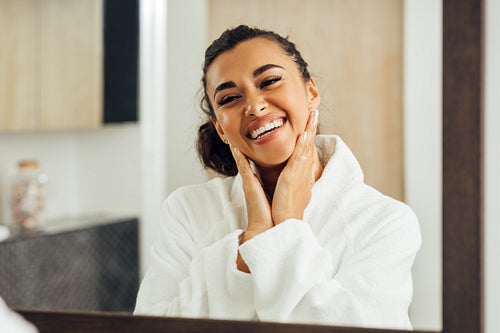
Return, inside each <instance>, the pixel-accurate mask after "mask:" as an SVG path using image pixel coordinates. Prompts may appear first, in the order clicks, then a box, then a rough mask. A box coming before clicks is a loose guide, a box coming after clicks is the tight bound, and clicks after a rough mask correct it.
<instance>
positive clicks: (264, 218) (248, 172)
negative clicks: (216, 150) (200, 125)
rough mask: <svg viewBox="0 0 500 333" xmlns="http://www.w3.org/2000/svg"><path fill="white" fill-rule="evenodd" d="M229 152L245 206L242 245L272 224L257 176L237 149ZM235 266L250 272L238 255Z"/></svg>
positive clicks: (268, 208)
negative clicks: (245, 219)
mask: <svg viewBox="0 0 500 333" xmlns="http://www.w3.org/2000/svg"><path fill="white" fill-rule="evenodd" d="M231 152H232V154H233V157H234V160H235V161H236V166H237V167H238V171H239V173H240V175H241V180H242V185H243V192H244V193H245V201H246V205H247V216H248V226H247V230H246V231H245V232H244V233H243V238H242V240H241V244H243V243H244V242H246V241H247V240H250V239H252V238H253V237H255V236H256V235H258V234H260V233H262V232H264V231H266V230H268V229H270V228H272V227H273V226H274V224H273V219H272V215H271V206H270V204H269V201H268V200H267V197H266V194H265V192H264V189H263V188H262V185H261V184H260V182H259V180H258V179H257V176H255V174H254V173H253V170H252V168H251V167H250V164H249V163H248V160H247V158H246V156H245V155H244V154H243V153H242V152H241V151H240V150H239V149H238V148H236V147H233V146H231ZM236 264H237V266H238V269H239V270H240V271H243V272H247V273H249V272H250V271H249V269H248V266H247V265H246V263H245V262H244V261H243V259H242V258H241V255H240V254H239V253H238V259H237V260H236Z"/></svg>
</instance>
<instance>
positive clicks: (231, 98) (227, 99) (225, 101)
mask: <svg viewBox="0 0 500 333" xmlns="http://www.w3.org/2000/svg"><path fill="white" fill-rule="evenodd" d="M239 97H240V96H239V95H229V96H224V97H222V98H221V99H220V100H219V101H218V102H217V104H218V105H219V106H223V105H225V104H228V103H231V102H232V101H234V100H236V99H238V98H239Z"/></svg>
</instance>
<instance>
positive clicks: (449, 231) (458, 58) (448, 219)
mask: <svg viewBox="0 0 500 333" xmlns="http://www.w3.org/2000/svg"><path fill="white" fill-rule="evenodd" d="M483 20H484V1H483V0H444V1H443V332H444V333H474V332H477V333H482V332H483V313H484V311H483V297H484V296H483V295H484V292H483V289H482V288H483V262H482V258H483V253H482V251H483V250H482V233H483V225H482V223H483V222H482V221H483V124H482V123H483V91H484V80H483V57H484V54H483V52H484V47H483V35H484V34H483ZM21 313H22V314H23V315H24V316H25V317H26V318H27V319H28V320H30V321H32V322H33V323H35V325H36V326H37V327H38V328H39V330H40V332H41V333H44V332H73V333H77V332H93V331H94V332H166V331H168V332H232V331H238V332H256V331H259V332H288V333H290V332H313V333H322V332H351V333H354V332H360V333H361V332H363V333H368V332H402V331H391V330H379V329H361V328H345V327H328V326H315V325H313V326H311V325H293V324H270V323H258V322H235V321H217V320H202V319H178V318H152V317H132V316H125V315H116V314H114V315H113V314H112V315H110V314H83V313H82V314H76V313H73V314H72V313H58V312H43V311H21Z"/></svg>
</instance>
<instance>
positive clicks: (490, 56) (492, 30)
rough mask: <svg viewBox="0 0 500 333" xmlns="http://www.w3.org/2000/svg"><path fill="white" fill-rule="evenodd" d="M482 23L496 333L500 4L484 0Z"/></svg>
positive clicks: (489, 306) (488, 276)
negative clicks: (484, 21)
mask: <svg viewBox="0 0 500 333" xmlns="http://www.w3.org/2000/svg"><path fill="white" fill-rule="evenodd" d="M485 3H486V10H485V11H484V13H485V16H486V24H485V34H486V36H485V41H486V43H485V46H486V59H485V80H486V91H485V119H484V125H485V126H484V128H485V136H484V138H485V177H484V186H485V196H484V198H485V202H484V209H485V211H484V242H485V244H484V251H485V252H484V253H485V258H484V264H485V270H484V279H485V280H484V283H485V285H484V290H485V293H484V297H485V300H484V302H485V314H484V319H485V333H496V332H500V317H499V316H498V313H499V312H498V311H499V309H500V265H499V264H498V262H499V261H498V255H499V254H500V242H499V238H500V223H499V222H500V209H499V203H500V174H499V170H500V148H499V147H500V146H499V143H500V131H499V126H500V88H499V87H500V39H499V36H500V21H499V20H498V13H500V1H498V0H486V2H485Z"/></svg>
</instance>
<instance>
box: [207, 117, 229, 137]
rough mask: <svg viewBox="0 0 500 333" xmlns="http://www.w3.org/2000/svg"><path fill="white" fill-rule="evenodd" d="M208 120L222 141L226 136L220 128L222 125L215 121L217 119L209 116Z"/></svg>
mask: <svg viewBox="0 0 500 333" xmlns="http://www.w3.org/2000/svg"><path fill="white" fill-rule="evenodd" d="M210 120H211V121H212V124H214V127H215V130H216V131H217V134H219V137H220V139H221V140H222V141H224V139H225V138H226V136H225V135H224V130H223V129H222V127H220V125H219V122H218V121H217V119H215V118H210Z"/></svg>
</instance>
